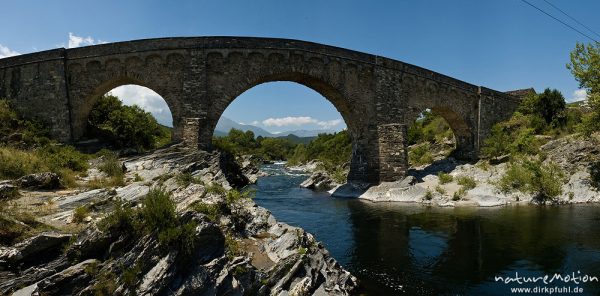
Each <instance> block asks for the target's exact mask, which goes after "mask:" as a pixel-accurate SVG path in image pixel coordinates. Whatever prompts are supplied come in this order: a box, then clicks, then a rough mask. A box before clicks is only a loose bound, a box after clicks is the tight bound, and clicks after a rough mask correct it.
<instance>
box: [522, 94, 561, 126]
mask: <svg viewBox="0 0 600 296" xmlns="http://www.w3.org/2000/svg"><path fill="white" fill-rule="evenodd" d="M565 107H566V104H565V98H564V97H563V95H562V94H561V93H560V91H558V90H556V89H552V90H551V89H549V88H546V89H545V90H544V92H543V93H541V94H532V95H529V96H527V97H526V98H525V99H524V100H523V102H522V104H521V106H520V107H519V111H520V112H521V113H523V114H528V115H533V116H539V117H541V118H543V119H544V121H545V122H546V124H548V125H552V126H554V127H558V126H561V125H564V123H565ZM536 130H537V128H536Z"/></svg>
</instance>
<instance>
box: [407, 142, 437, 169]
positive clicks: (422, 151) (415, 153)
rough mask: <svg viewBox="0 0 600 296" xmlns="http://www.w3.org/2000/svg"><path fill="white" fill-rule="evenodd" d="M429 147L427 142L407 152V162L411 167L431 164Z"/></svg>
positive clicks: (431, 156)
mask: <svg viewBox="0 0 600 296" xmlns="http://www.w3.org/2000/svg"><path fill="white" fill-rule="evenodd" d="M430 150H431V145H430V144H429V142H424V143H422V144H419V145H416V146H415V147H413V148H412V149H410V150H409V151H408V161H409V162H410V163H411V164H413V165H424V164H429V163H432V162H433V155H432V154H431V151H430Z"/></svg>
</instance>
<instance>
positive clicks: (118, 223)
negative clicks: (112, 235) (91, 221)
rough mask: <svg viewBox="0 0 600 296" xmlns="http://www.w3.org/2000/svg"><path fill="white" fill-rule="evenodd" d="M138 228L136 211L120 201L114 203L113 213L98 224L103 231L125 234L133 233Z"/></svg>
mask: <svg viewBox="0 0 600 296" xmlns="http://www.w3.org/2000/svg"><path fill="white" fill-rule="evenodd" d="M136 226H137V213H136V211H134V209H132V208H131V206H130V205H129V204H127V203H125V202H123V201H122V200H120V199H118V200H116V201H115V202H114V207H113V210H112V212H110V214H108V216H106V217H105V218H104V219H102V220H101V221H100V222H99V223H98V227H99V228H100V229H101V230H105V231H106V230H116V231H121V232H123V233H127V232H130V231H132V230H133V229H134V228H135V227H136Z"/></svg>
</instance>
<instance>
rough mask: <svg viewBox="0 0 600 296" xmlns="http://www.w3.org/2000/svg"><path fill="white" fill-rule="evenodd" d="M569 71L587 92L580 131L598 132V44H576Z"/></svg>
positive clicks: (599, 104)
mask: <svg viewBox="0 0 600 296" xmlns="http://www.w3.org/2000/svg"><path fill="white" fill-rule="evenodd" d="M570 56H571V62H570V63H569V64H568V65H567V68H568V69H569V70H571V73H572V74H573V76H575V79H577V81H578V82H579V85H580V87H582V88H584V89H586V91H587V92H588V100H587V101H588V106H589V108H590V110H589V112H588V113H587V114H585V115H584V116H583V119H582V124H581V126H580V127H581V129H580V130H581V131H582V132H583V133H584V134H586V135H590V134H591V133H593V132H597V131H600V43H595V44H588V45H584V44H581V43H577V45H576V46H575V49H574V50H573V51H572V52H571V55H570Z"/></svg>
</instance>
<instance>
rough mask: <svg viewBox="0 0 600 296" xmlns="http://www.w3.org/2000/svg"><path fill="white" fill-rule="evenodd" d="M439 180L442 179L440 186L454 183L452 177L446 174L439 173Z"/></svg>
mask: <svg viewBox="0 0 600 296" xmlns="http://www.w3.org/2000/svg"><path fill="white" fill-rule="evenodd" d="M438 178H439V179H440V184H447V183H450V182H452V180H454V178H453V177H452V175H450V174H448V173H444V172H439V173H438Z"/></svg>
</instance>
